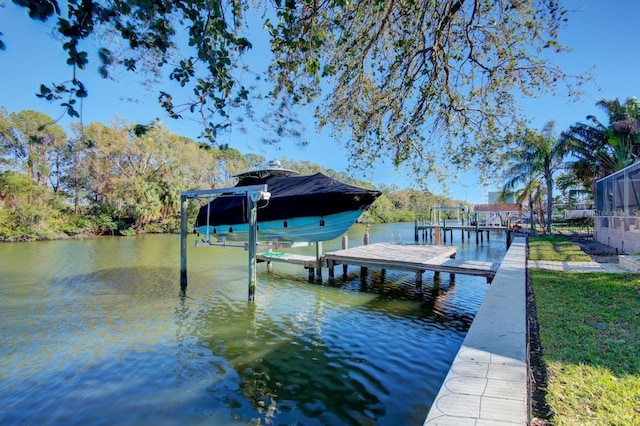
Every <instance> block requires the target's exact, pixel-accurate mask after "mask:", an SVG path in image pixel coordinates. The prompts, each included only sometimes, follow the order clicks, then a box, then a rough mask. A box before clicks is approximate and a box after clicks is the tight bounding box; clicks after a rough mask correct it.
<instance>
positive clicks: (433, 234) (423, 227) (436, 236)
mask: <svg viewBox="0 0 640 426" xmlns="http://www.w3.org/2000/svg"><path fill="white" fill-rule="evenodd" d="M453 231H460V236H461V239H462V242H464V241H465V233H466V238H467V240H468V241H471V233H472V232H473V233H475V237H476V244H479V243H481V242H484V237H485V236H486V237H487V241H489V239H490V238H491V231H494V232H495V231H506V233H507V246H508V245H509V240H510V239H511V228H510V227H509V226H508V225H507V226H502V225H495V226H492V225H478V224H476V225H447V224H446V223H444V222H440V223H420V222H418V221H417V220H416V221H415V232H414V240H415V242H416V243H417V242H419V241H420V237H422V241H423V242H425V243H426V242H427V240H429V241H430V242H431V241H434V240H435V244H440V241H441V239H442V240H444V242H445V243H446V242H447V234H448V235H449V238H450V239H451V241H453Z"/></svg>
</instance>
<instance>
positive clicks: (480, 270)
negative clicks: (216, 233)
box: [256, 243, 499, 288]
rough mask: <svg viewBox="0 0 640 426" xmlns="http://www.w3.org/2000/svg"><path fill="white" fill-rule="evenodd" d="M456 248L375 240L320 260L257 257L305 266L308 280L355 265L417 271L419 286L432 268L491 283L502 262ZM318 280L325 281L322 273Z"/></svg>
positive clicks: (284, 255)
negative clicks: (323, 270)
mask: <svg viewBox="0 0 640 426" xmlns="http://www.w3.org/2000/svg"><path fill="white" fill-rule="evenodd" d="M457 251H458V248H457V247H451V246H437V245H403V244H392V243H376V244H370V245H364V246H359V247H354V248H351V249H345V250H339V251H334V252H330V253H325V254H324V256H322V257H321V258H320V259H319V260H318V259H317V258H315V257H313V256H303V255H297V254H290V253H277V252H266V253H259V254H258V255H257V256H256V260H257V261H258V262H267V264H268V265H269V266H268V267H269V268H270V265H271V262H285V263H291V264H297V265H302V266H303V267H304V268H305V269H307V270H308V271H309V281H311V282H313V281H314V278H315V277H314V268H315V269H316V270H319V268H318V262H320V266H321V267H327V268H328V270H329V282H330V283H332V282H334V280H335V273H334V268H335V266H336V265H343V266H346V265H354V266H360V267H361V268H362V269H363V272H364V270H366V268H381V269H382V270H386V269H391V270H400V271H411V272H415V274H416V287H417V288H421V287H422V274H423V273H424V272H425V271H433V272H434V273H435V277H436V278H438V277H439V274H440V273H441V272H448V273H450V274H452V276H453V275H455V274H464V275H474V276H484V277H486V278H487V282H491V280H492V279H493V277H494V276H495V273H496V271H497V269H498V266H499V264H497V263H493V262H482V261H476V260H458V259H455V258H454V257H455V255H456V253H457ZM318 279H319V280H322V276H321V274H320V272H319V273H318Z"/></svg>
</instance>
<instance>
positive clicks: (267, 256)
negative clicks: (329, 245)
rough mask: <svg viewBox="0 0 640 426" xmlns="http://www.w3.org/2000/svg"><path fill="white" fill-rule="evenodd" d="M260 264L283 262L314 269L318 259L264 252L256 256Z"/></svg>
mask: <svg viewBox="0 0 640 426" xmlns="http://www.w3.org/2000/svg"><path fill="white" fill-rule="evenodd" d="M256 260H257V261H258V262H283V263H291V264H294V265H302V266H304V267H305V268H314V267H315V266H316V258H315V257H313V256H304V255H301V254H293V253H280V252H264V253H258V254H256Z"/></svg>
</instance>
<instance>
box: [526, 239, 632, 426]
mask: <svg viewBox="0 0 640 426" xmlns="http://www.w3.org/2000/svg"><path fill="white" fill-rule="evenodd" d="M545 240H548V239H547V238H544V239H543V241H534V240H533V239H531V240H530V243H529V244H530V248H531V245H532V243H533V246H534V247H536V253H538V255H540V256H542V257H541V258H539V260H559V259H558V257H561V258H562V257H565V255H566V254H568V253H572V252H573V251H574V250H573V249H572V248H570V247H569V246H568V245H566V244H565V243H562V242H560V241H556V240H555V239H551V241H545ZM570 244H571V243H570ZM574 245H575V244H574ZM549 246H551V247H549ZM530 253H531V252H530ZM546 254H549V256H550V257H551V258H547V257H545V256H546ZM567 257H569V258H570V259H562V260H576V258H578V257H579V256H577V255H576V254H571V255H568V256H567ZM587 258H588V256H587ZM530 274H531V282H532V286H533V290H534V294H535V300H536V307H537V314H538V325H539V328H540V340H541V344H542V348H543V361H544V363H545V365H546V367H547V371H548V374H549V381H548V386H547V390H546V391H547V395H546V397H547V403H548V405H549V406H550V407H551V410H552V412H553V418H552V419H551V422H552V423H553V424H554V425H640V280H638V278H637V277H636V275H633V274H609V273H588V274H587V273H565V272H557V271H542V270H538V269H531V270H530Z"/></svg>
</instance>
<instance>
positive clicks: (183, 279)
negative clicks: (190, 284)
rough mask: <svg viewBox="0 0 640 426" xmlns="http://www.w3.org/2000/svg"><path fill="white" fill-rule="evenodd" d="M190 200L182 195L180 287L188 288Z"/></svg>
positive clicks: (182, 288)
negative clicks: (188, 209) (188, 215)
mask: <svg viewBox="0 0 640 426" xmlns="http://www.w3.org/2000/svg"><path fill="white" fill-rule="evenodd" d="M188 204H189V201H188V199H187V197H186V196H185V195H180V289H181V290H182V291H185V290H186V289H187V207H188Z"/></svg>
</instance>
